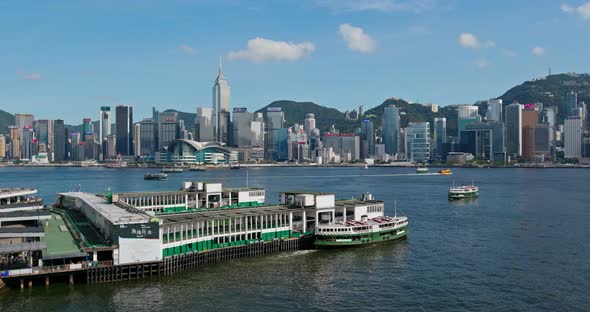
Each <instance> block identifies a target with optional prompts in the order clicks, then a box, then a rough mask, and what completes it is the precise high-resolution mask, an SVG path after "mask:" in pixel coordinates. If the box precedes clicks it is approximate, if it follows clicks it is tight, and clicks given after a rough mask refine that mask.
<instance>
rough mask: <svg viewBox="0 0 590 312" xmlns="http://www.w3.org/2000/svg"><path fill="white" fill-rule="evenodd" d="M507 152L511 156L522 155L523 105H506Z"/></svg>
mask: <svg viewBox="0 0 590 312" xmlns="http://www.w3.org/2000/svg"><path fill="white" fill-rule="evenodd" d="M506 153H507V154H508V155H510V156H511V157H519V156H521V155H522V105H520V104H519V103H513V104H510V105H508V106H506Z"/></svg>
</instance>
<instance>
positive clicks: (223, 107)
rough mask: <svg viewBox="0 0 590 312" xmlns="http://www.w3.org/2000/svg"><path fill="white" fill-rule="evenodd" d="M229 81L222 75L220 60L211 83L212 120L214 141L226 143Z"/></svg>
mask: <svg viewBox="0 0 590 312" xmlns="http://www.w3.org/2000/svg"><path fill="white" fill-rule="evenodd" d="M229 97H230V88H229V83H228V82H227V80H225V78H224V77H223V71H222V70H221V62H220V63H219V74H218V75H217V79H215V84H214V85H213V120H214V123H213V125H214V127H213V128H214V133H215V141H217V142H222V143H227V137H228V132H227V131H228V120H229Z"/></svg>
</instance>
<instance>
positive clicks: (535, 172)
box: [0, 168, 590, 311]
mask: <svg viewBox="0 0 590 312" xmlns="http://www.w3.org/2000/svg"><path fill="white" fill-rule="evenodd" d="M147 172H155V171H154V170H143V169H105V168H0V187H7V186H13V187H14V186H27V187H35V188H38V189H39V195H40V196H42V197H44V199H45V202H46V204H51V203H52V202H53V200H54V198H55V195H54V194H55V193H56V192H63V191H70V190H75V189H77V188H78V187H79V188H80V189H81V190H82V191H85V192H95V193H101V192H103V191H104V190H105V188H106V187H111V188H112V190H113V191H114V192H124V191H138V190H165V189H176V188H178V187H179V186H180V182H182V181H189V180H204V181H219V182H223V183H224V185H226V186H230V187H237V186H245V185H246V184H249V186H261V187H264V188H266V190H267V200H268V201H269V202H277V201H278V192H279V191H284V190H309V191H328V192H336V194H337V198H350V197H352V196H358V195H360V193H361V192H364V191H369V192H371V193H373V195H374V196H375V197H376V198H378V199H382V200H384V201H385V203H386V214H387V215H393V214H394V201H397V203H398V204H397V206H398V210H397V213H398V214H405V215H407V216H408V217H409V219H410V227H409V229H410V230H409V234H408V235H409V236H408V239H407V240H404V241H399V242H391V243H386V244H382V245H378V246H373V247H366V248H361V249H348V250H334V251H324V250H321V251H297V252H291V253H283V254H278V255H269V256H262V257H258V258H248V259H240V260H235V261H231V262H225V263H221V264H216V265H210V266H206V267H203V268H199V269H195V270H189V271H184V272H182V273H179V274H178V275H176V276H168V277H161V278H146V279H139V280H133V281H129V282H121V283H112V284H99V285H83V284H78V285H73V286H70V285H60V284H52V285H50V286H49V287H48V288H46V287H44V286H39V287H33V288H32V289H24V290H20V289H10V290H0V311H45V310H46V311H55V310H58V311H81V310H84V311H105V310H106V311H133V310H177V311H180V310H234V311H243V310H261V311H268V310H273V311H274V310H278V309H281V310H283V311H309V310H313V311H316V310H350V311H357V310H388V311H391V310H423V311H433V310H435V311H458V310H465V311H474V310H486V311H503V310H519V311H522V310H531V311H543V310H544V311H555V310H558V311H588V310H590V300H588V290H590V261H588V259H590V170H585V169H461V168H458V169H453V172H454V174H453V175H451V176H438V175H416V174H414V173H415V169H414V168H369V169H368V170H365V169H363V168H251V169H248V170H246V169H241V170H229V169H217V170H208V171H204V172H193V171H186V172H184V173H178V174H169V175H168V180H167V181H144V180H143V175H144V173H147ZM453 179H454V180H455V184H456V185H457V184H461V183H471V182H472V180H473V181H475V183H476V184H477V185H478V186H479V187H480V197H479V198H478V199H476V200H474V201H469V202H460V201H459V202H449V201H448V200H447V190H448V187H449V186H450V185H451V184H452V183H453Z"/></svg>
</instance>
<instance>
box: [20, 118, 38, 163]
mask: <svg viewBox="0 0 590 312" xmlns="http://www.w3.org/2000/svg"><path fill="white" fill-rule="evenodd" d="M22 134H23V136H22V146H21V159H29V160H30V159H31V158H32V157H33V146H32V145H33V139H34V138H35V137H34V135H33V126H32V125H31V126H29V125H27V126H25V127H24V128H23V129H22Z"/></svg>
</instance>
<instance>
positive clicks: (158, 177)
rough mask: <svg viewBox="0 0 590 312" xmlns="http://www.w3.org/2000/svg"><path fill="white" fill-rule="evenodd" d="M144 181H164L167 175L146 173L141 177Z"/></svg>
mask: <svg viewBox="0 0 590 312" xmlns="http://www.w3.org/2000/svg"><path fill="white" fill-rule="evenodd" d="M143 179H144V180H160V181H161V180H166V179H168V175H167V174H165V173H161V172H156V173H146V174H144V175H143Z"/></svg>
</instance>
